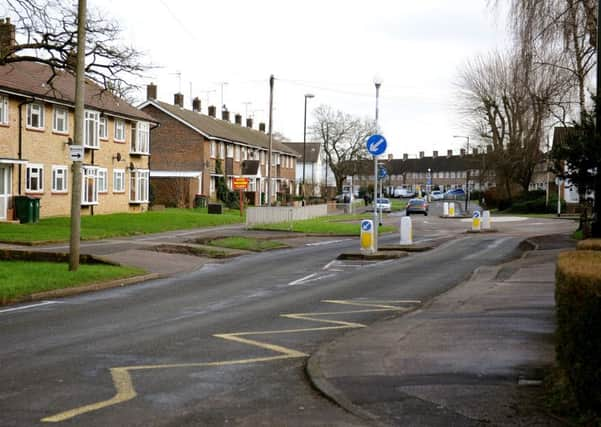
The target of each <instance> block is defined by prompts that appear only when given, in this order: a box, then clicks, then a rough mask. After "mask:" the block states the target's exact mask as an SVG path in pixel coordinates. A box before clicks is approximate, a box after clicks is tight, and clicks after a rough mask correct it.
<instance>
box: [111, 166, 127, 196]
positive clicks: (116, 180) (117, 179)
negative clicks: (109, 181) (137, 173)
mask: <svg viewBox="0 0 601 427" xmlns="http://www.w3.org/2000/svg"><path fill="white" fill-rule="evenodd" d="M123 192H125V170H123V169H113V193H123Z"/></svg>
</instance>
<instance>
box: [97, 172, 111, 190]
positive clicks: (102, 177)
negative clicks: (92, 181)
mask: <svg viewBox="0 0 601 427" xmlns="http://www.w3.org/2000/svg"><path fill="white" fill-rule="evenodd" d="M107 179H108V171H107V170H106V169H105V168H98V174H97V179H96V185H97V186H98V192H99V193H106V192H108V182H107Z"/></svg>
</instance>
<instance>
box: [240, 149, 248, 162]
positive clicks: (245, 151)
mask: <svg viewBox="0 0 601 427" xmlns="http://www.w3.org/2000/svg"><path fill="white" fill-rule="evenodd" d="M241 151H242V160H248V149H247V148H246V147H242V149H241Z"/></svg>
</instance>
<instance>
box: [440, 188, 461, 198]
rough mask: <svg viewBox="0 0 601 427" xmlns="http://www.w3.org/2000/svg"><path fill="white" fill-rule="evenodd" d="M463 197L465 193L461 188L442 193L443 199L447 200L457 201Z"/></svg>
mask: <svg viewBox="0 0 601 427" xmlns="http://www.w3.org/2000/svg"><path fill="white" fill-rule="evenodd" d="M464 197H465V191H463V190H462V189H461V188H456V189H454V190H449V191H447V192H446V193H444V198H445V199H449V200H457V199H461V198H464Z"/></svg>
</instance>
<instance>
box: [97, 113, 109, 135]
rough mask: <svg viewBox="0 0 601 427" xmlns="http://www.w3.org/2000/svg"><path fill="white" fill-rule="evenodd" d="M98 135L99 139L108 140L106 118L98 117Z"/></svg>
mask: <svg viewBox="0 0 601 427" xmlns="http://www.w3.org/2000/svg"><path fill="white" fill-rule="evenodd" d="M98 135H99V136H100V139H108V138H109V132H108V121H107V118H106V116H100V122H98Z"/></svg>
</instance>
